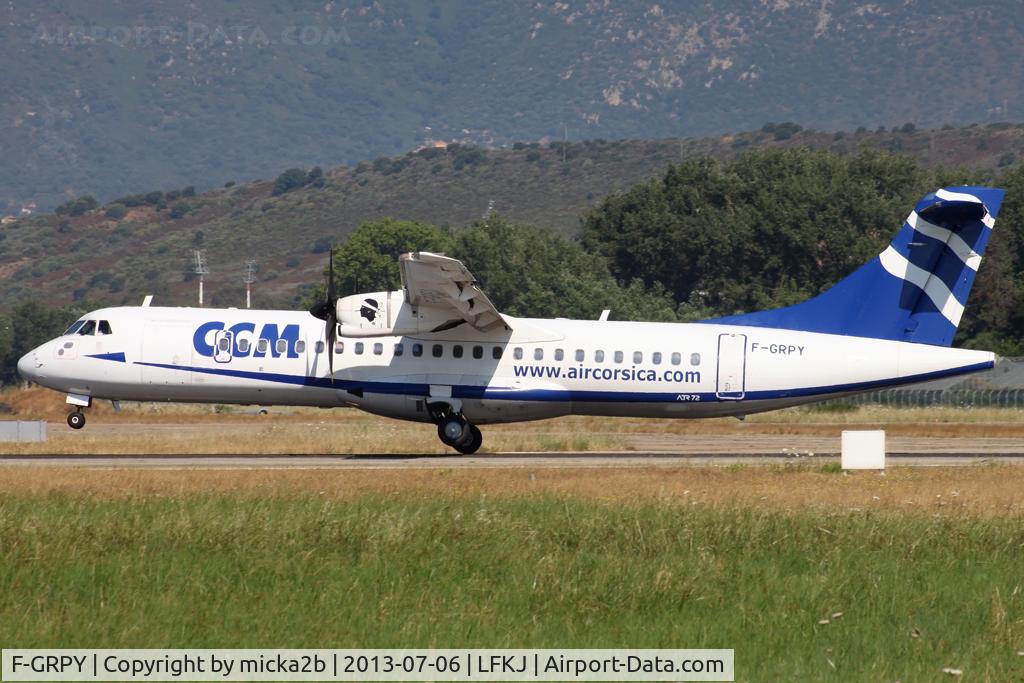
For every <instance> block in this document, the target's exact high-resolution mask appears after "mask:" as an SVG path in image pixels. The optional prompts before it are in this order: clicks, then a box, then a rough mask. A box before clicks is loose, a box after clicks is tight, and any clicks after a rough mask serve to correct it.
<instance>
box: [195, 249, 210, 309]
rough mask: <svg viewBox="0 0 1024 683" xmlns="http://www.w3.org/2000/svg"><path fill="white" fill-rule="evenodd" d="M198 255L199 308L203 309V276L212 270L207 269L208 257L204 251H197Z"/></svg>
mask: <svg viewBox="0 0 1024 683" xmlns="http://www.w3.org/2000/svg"><path fill="white" fill-rule="evenodd" d="M195 255H196V275H198V276H199V308H202V307H203V276H205V275H206V274H208V273H209V272H210V269H209V268H207V267H206V255H205V254H203V250H202V249H196V250H195Z"/></svg>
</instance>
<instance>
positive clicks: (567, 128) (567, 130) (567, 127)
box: [562, 123, 569, 164]
mask: <svg viewBox="0 0 1024 683" xmlns="http://www.w3.org/2000/svg"><path fill="white" fill-rule="evenodd" d="M562 126H563V127H564V128H565V137H564V138H562V163H563V164H564V163H565V148H566V147H568V146H569V124H567V123H563V124H562Z"/></svg>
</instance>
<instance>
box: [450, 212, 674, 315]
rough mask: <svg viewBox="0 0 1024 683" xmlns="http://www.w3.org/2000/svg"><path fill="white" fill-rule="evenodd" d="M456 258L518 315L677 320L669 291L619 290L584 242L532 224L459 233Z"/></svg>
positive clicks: (493, 222)
mask: <svg viewBox="0 0 1024 683" xmlns="http://www.w3.org/2000/svg"><path fill="white" fill-rule="evenodd" d="M454 255H455V256H456V257H457V258H459V259H461V260H462V261H463V262H464V263H465V264H466V267H467V268H469V270H470V271H471V272H472V273H473V275H474V276H475V277H476V278H477V279H478V280H479V281H480V282H481V284H482V286H483V288H484V291H485V292H486V294H487V296H488V297H489V298H490V299H491V301H492V302H494V305H495V306H497V307H498V310H500V311H502V312H505V313H508V314H510V315H515V316H529V317H556V316H565V317H576V318H597V317H598V315H600V313H601V310H602V309H605V308H610V309H612V311H613V314H614V316H615V317H616V318H618V319H635V320H674V319H675V317H676V316H675V303H674V302H673V301H672V299H671V297H669V296H667V295H666V293H665V292H664V290H661V289H659V288H655V289H654V290H653V291H649V290H648V289H647V288H646V287H645V286H644V285H643V284H642V283H640V282H636V283H632V284H631V285H630V286H629V287H625V288H623V287H620V286H619V285H618V283H617V282H616V281H615V279H614V278H613V277H612V276H611V273H610V272H609V271H608V265H607V263H606V262H605V261H604V259H603V258H601V257H600V256H597V255H594V254H589V253H587V252H586V251H584V250H583V248H582V247H581V246H580V244H579V243H577V242H574V241H570V240H568V239H566V238H565V237H562V236H561V235H559V234H557V233H554V232H551V231H550V230H545V229H543V228H538V227H536V226H531V225H514V224H511V223H509V222H508V221H506V220H504V219H503V218H501V217H500V216H491V217H489V218H487V219H486V220H484V221H480V222H477V223H474V224H473V225H471V226H469V227H468V228H464V229H462V230H458V231H456V232H455V245H454Z"/></svg>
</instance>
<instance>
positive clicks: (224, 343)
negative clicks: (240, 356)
mask: <svg viewBox="0 0 1024 683" xmlns="http://www.w3.org/2000/svg"><path fill="white" fill-rule="evenodd" d="M230 348H231V340H230V339H229V338H227V337H221V338H220V339H218V340H217V350H218V351H224V352H226V351H227V350H228V349H230Z"/></svg>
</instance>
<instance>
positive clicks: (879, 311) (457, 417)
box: [18, 187, 1004, 454]
mask: <svg viewBox="0 0 1024 683" xmlns="http://www.w3.org/2000/svg"><path fill="white" fill-rule="evenodd" d="M1003 194H1004V192H1003V190H999V189H995V188H988V187H949V188H943V189H939V190H937V191H935V192H932V193H929V194H927V195H926V196H925V197H924V198H923V199H921V201H919V202H918V203H917V205H916V206H915V207H914V210H913V211H912V212H911V214H910V216H909V217H908V218H907V220H906V221H905V222H904V223H903V225H902V227H901V229H900V230H899V231H898V233H897V234H896V236H895V238H894V239H893V240H892V242H891V243H890V244H889V246H888V247H886V249H885V250H884V251H883V252H882V253H881V254H879V255H878V256H877V257H875V258H873V259H872V260H871V261H869V262H868V263H866V264H864V265H863V266H861V267H860V268H858V269H857V270H856V271H854V272H853V273H852V274H851V275H849V276H848V277H846V278H845V279H842V280H840V281H839V282H837V283H836V284H835V285H834V286H832V287H831V288H830V289H827V290H826V291H824V292H823V293H821V294H819V295H818V296H816V297H814V298H811V299H809V300H807V301H804V302H803V303H799V304H796V305H793V306H788V307H785V308H779V309H772V310H765V311H758V312H754V313H746V314H741V315H732V316H726V317H720V318H714V319H709V320H702V321H699V322H695V323H687V324H684V323H650V322H623V321H609V320H606V319H601V320H569V319H553V320H550V319H534V318H517V317H513V316H510V315H505V314H502V313H501V312H500V311H498V310H497V308H496V307H495V306H494V304H492V303H491V301H490V300H489V299H488V298H487V296H486V294H484V292H483V290H482V288H481V287H480V285H479V283H478V282H477V281H476V279H475V278H474V277H473V275H472V274H471V273H470V272H469V270H467V268H466V267H465V266H464V265H463V264H462V263H461V262H460V261H458V260H456V259H453V258H449V257H446V256H444V255H440V254H434V253H429V252H410V253H406V254H403V255H402V256H400V257H399V269H400V271H401V278H402V289H400V290H397V291H386V292H372V293H366V294H357V295H352V296H345V297H338V296H337V295H336V293H335V287H334V272H333V257H332V258H331V265H330V267H329V269H328V270H329V275H328V280H327V286H326V288H325V289H326V296H325V299H324V300H323V301H322V302H320V303H318V304H317V305H316V306H314V307H313V308H312V309H311V310H310V311H283V310H248V309H242V310H239V309H235V308H228V309H209V308H187V307H182V308H171V307H156V306H151V305H150V301H151V299H152V297H147V299H146V301H145V302H144V304H143V305H142V306H133V307H117V308H104V309H100V310H97V311H93V312H91V313H89V314H87V315H85V316H84V317H83V318H82V319H80V320H78V321H76V322H75V323H74V324H72V325H71V326H70V327H69V328H68V329H67V331H66V332H65V333H64V334H62V335H61V336H60V337H57V338H56V339H53V340H51V341H48V342H46V343H44V344H42V345H41V346H39V347H38V348H36V349H34V350H32V351H30V352H29V353H27V354H26V355H25V356H24V357H22V358H21V359H20V360H19V361H18V371H19V373H20V374H21V376H22V377H23V378H24V379H26V380H28V381H31V382H35V383H37V384H40V385H42V386H45V387H49V388H51V389H54V390H57V391H60V392H64V393H66V394H67V399H66V400H67V403H68V404H70V405H71V406H73V407H74V412H71V413H70V414H69V415H68V425H69V426H70V427H72V428H75V429H81V428H82V427H83V426H84V425H85V414H84V413H83V410H82V409H83V408H85V407H88V406H90V405H91V404H92V402H93V401H95V400H99V399H104V400H108V399H109V400H111V401H114V402H115V405H117V403H116V402H118V401H126V400H128V401H180V402H201V403H202V402H205V403H221V404H225V403H226V404H243V405H245V404H249V405H291V406H317V407H322V408H331V407H340V406H351V407H355V408H359V409H362V410H364V411H367V412H370V413H375V414H378V415H384V416H388V417H392V418H398V419H403V420H413V421H418V422H423V423H431V424H434V425H436V426H437V434H438V437H439V438H440V439H441V441H442V442H443V443H444V444H446V445H447V446H449V447H451V448H454V449H455V450H456V451H458V452H460V453H463V454H470V453H474V452H476V451H477V450H478V449H479V448H480V447H481V445H482V443H483V437H482V435H481V432H480V429H479V426H480V425H487V424H495V423H507V422H517V421H525V420H538V419H544V418H553V417H558V416H562V415H570V414H576V415H598V416H628V417H663V418H664V417H676V418H702V417H719V416H736V417H741V418H742V417H744V416H746V415H748V414H751V413H758V412H763V411H768V410H775V409H779V408H786V407H789V406H796V405H801V404H806V403H811V402H815V401H821V400H825V399H832V398H837V397H842V396H848V395H851V394H856V393H858V392H865V391H872V390H877V389H883V388H888V387H895V386H900V385H905V384H911V383H916V382H922V381H925V380H931V379H936V378H940V377H949V376H953V375H962V374H966V373H971V372H977V371H981V370H987V369H989V368H992V367H993V365H994V362H995V355H994V354H993V353H990V352H988V351H976V350H968V349H957V348H951V344H952V341H953V336H954V334H955V333H956V329H957V326H958V325H959V323H960V319H961V316H962V314H963V311H964V305H965V304H966V302H967V297H968V294H969V293H970V290H971V286H972V284H973V282H974V278H975V275H976V274H977V270H978V266H979V265H980V263H981V258H982V254H983V253H984V250H985V246H986V244H987V242H988V239H989V236H990V235H991V232H992V228H993V225H994V221H995V218H996V215H997V214H998V211H999V207H1000V204H1001V202H1002V199H1003ZM606 317H607V316H602V318H606Z"/></svg>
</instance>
